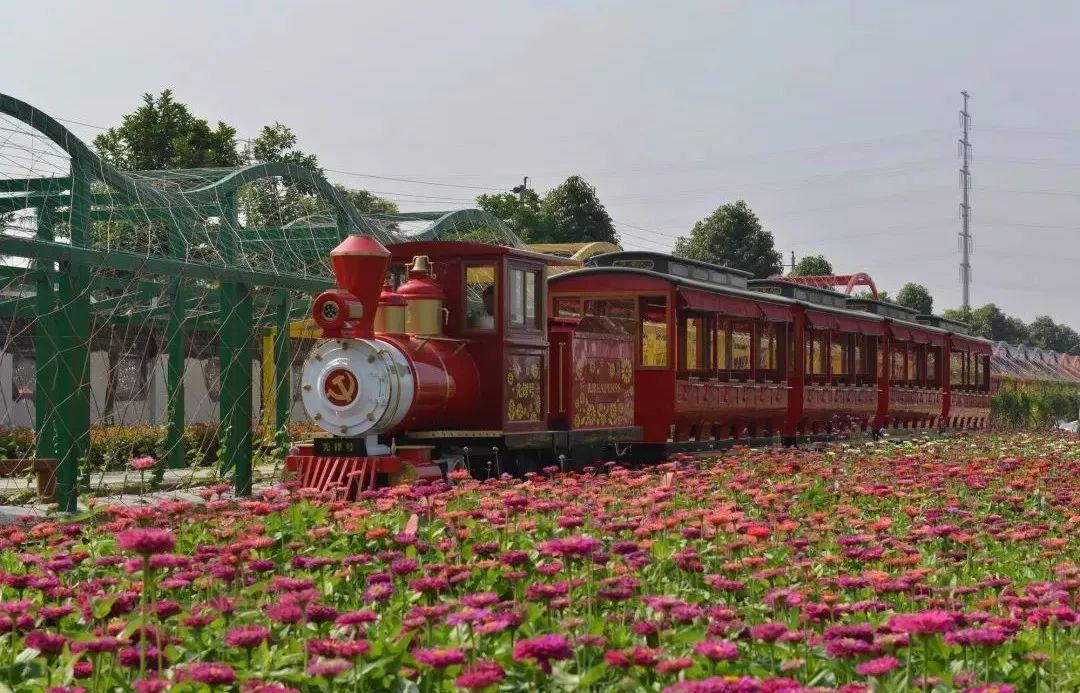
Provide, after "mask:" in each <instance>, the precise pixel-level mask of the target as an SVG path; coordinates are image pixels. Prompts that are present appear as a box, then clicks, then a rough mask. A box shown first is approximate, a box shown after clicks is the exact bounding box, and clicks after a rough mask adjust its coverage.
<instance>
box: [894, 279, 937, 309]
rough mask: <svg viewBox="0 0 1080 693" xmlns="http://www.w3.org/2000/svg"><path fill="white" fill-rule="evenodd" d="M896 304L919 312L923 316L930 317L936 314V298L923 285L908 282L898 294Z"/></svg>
mask: <svg viewBox="0 0 1080 693" xmlns="http://www.w3.org/2000/svg"><path fill="white" fill-rule="evenodd" d="M896 303H897V304H898V305H901V306H904V307H905V308H911V309H912V310H916V311H918V312H919V313H920V314H922V315H930V314H931V313H933V312H934V297H933V296H931V295H930V291H929V290H928V289H927V288H926V287H925V286H923V285H922V284H916V283H914V282H908V283H907V284H904V286H902V287H901V288H900V292H899V293H898V294H896Z"/></svg>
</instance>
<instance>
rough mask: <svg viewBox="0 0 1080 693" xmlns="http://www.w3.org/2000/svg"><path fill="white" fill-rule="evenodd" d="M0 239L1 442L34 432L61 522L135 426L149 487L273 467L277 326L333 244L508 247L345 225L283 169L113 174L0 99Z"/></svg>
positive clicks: (329, 199)
mask: <svg viewBox="0 0 1080 693" xmlns="http://www.w3.org/2000/svg"><path fill="white" fill-rule="evenodd" d="M0 224H2V233H0V329H2V330H3V333H2V335H0V339H2V340H3V341H2V344H0V346H2V353H0V390H3V391H2V392H0V406H2V407H3V410H2V412H0V414H2V415H3V419H0V427H3V428H4V429H5V430H7V431H8V432H10V431H13V430H17V429H21V428H27V427H32V429H33V431H34V433H33V438H32V442H31V445H30V446H29V447H30V448H31V449H29V450H27V451H24V452H23V453H22V454H26V455H29V456H36V457H37V458H53V459H56V460H57V461H58V470H59V471H58V473H57V479H58V490H57V493H58V496H57V497H58V501H59V507H60V508H61V509H62V510H73V509H74V508H75V501H76V498H77V495H78V493H79V491H80V490H84V489H87V488H88V485H89V484H91V483H92V479H93V475H94V474H95V473H97V472H99V471H104V470H106V469H107V468H109V467H110V465H113V466H115V465H121V466H122V465H123V463H125V462H126V461H127V460H124V459H105V458H104V457H105V456H103V454H102V453H101V451H100V446H96V443H97V439H98V438H101V437H102V436H106V437H107V436H110V435H113V433H112V432H106V431H107V429H109V428H110V427H112V428H113V429H115V428H117V427H120V428H123V427H129V428H133V429H135V432H133V433H132V434H131V436H132V438H133V439H134V438H137V439H139V440H141V441H142V443H140V446H141V447H140V446H134V445H133V449H134V447H139V450H137V451H136V452H146V450H145V448H146V446H147V443H146V440H147V439H150V440H153V445H152V447H153V450H152V453H153V454H154V456H155V457H156V458H157V459H158V466H157V468H156V470H155V473H156V474H157V476H158V477H159V478H160V477H161V476H162V475H163V474H164V473H165V472H164V469H165V468H166V467H168V468H185V467H187V468H190V465H191V464H192V463H193V462H202V463H211V465H212V466H214V467H215V468H216V469H217V470H219V471H220V472H221V473H222V474H224V475H227V476H229V477H230V478H231V479H232V481H233V483H234V484H235V486H236V490H237V492H238V493H247V492H249V491H250V487H251V474H252V457H253V450H254V451H255V454H258V452H259V451H272V452H273V453H274V454H273V457H275V458H276V459H280V457H281V455H282V453H283V451H284V450H285V449H286V447H287V445H288V442H289V437H288V432H287V426H288V425H289V422H290V420H292V419H293V418H294V416H293V415H294V413H299V411H300V410H299V408H298V407H297V406H296V399H297V397H296V393H295V392H294V391H293V387H292V386H291V384H290V381H291V378H290V376H291V374H292V373H293V371H294V370H295V369H296V368H298V366H299V363H300V361H301V359H302V357H303V354H304V352H305V351H306V345H305V344H304V343H303V342H302V340H299V339H294V338H293V337H291V336H290V332H291V330H290V325H291V323H293V322H294V321H296V320H301V319H304V318H306V317H307V315H308V313H309V310H310V300H311V298H312V297H313V296H314V295H316V294H317V293H318V292H320V291H322V290H323V289H325V288H328V287H330V286H331V282H330V279H329V277H330V271H329V265H328V256H329V252H330V250H331V249H333V247H334V246H336V245H337V244H338V243H339V242H340V241H341V239H342V238H344V237H345V236H346V235H347V234H350V233H364V234H370V235H372V236H374V237H376V238H378V239H379V240H380V241H382V242H383V243H385V244H393V243H396V242H400V241H403V240H415V239H437V238H469V239H474V240H482V241H487V242H496V243H502V244H508V245H515V246H520V245H521V243H520V241H519V240H518V239H517V238H516V237H515V236H514V235H513V233H512V232H510V231H509V229H507V228H506V226H505V225H503V224H502V223H501V222H499V221H498V220H497V219H494V218H493V217H491V216H490V215H488V214H487V213H486V212H483V211H480V210H458V211H452V212H435V213H428V212H425V213H412V214H410V213H405V214H395V215H382V216H380V215H364V214H361V213H360V212H359V211H358V210H357V208H356V207H355V206H354V205H353V204H352V203H351V202H350V201H349V199H348V198H347V197H346V196H345V195H344V194H342V192H341V191H340V190H338V189H336V188H335V187H334V186H333V185H331V184H330V183H329V182H327V181H326V180H325V179H323V178H322V177H321V176H319V175H317V174H315V173H313V172H312V171H310V170H308V169H305V168H301V167H298V166H294V165H289V164H282V163H261V164H254V165H251V166H247V167H243V168H205V169H188V170H167V171H134V172H122V171H119V170H117V169H116V168H114V167H112V166H110V165H108V164H106V163H104V162H103V161H102V160H101V159H100V158H99V157H98V156H97V155H96V154H95V153H94V152H93V151H91V150H90V149H89V148H88V147H87V146H86V145H85V144H84V143H83V142H81V141H80V140H79V139H78V138H76V137H74V136H73V135H72V134H71V133H70V132H68V131H67V130H66V129H65V128H64V127H63V126H62V125H60V124H59V123H58V122H57V121H56V120H54V119H53V118H51V117H49V116H48V115H46V114H44V113H42V112H40V111H38V110H36V109H34V108H33V107H31V106H29V105H28V104H26V103H23V102H21V101H18V100H16V99H13V98H10V97H7V96H4V95H0ZM271 374H272V375H271ZM8 383H10V386H9V385H8ZM263 388H267V389H268V392H266V393H264V392H262V389H263ZM9 390H10V391H9ZM210 422H216V425H217V428H216V432H214V433H213V434H212V435H204V436H202V438H200V440H201V443H198V444H193V443H192V440H191V439H192V434H191V432H190V431H191V425H192V424H208V423H210ZM95 436H96V438H95ZM196 437H198V436H196ZM8 454H11V453H10V451H9V453H8ZM193 458H196V459H193Z"/></svg>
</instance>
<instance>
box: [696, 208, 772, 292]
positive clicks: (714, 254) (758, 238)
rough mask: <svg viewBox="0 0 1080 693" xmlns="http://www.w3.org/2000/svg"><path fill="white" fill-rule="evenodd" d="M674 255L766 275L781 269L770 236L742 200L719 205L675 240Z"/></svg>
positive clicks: (757, 274)
mask: <svg viewBox="0 0 1080 693" xmlns="http://www.w3.org/2000/svg"><path fill="white" fill-rule="evenodd" d="M675 254H676V255H678V256H679V257H685V258H689V259H692V260H704V261H706V262H714V263H717V264H720V265H727V266H729V267H734V268H737V269H741V270H746V271H748V272H751V273H753V275H754V276H755V277H769V276H772V275H774V274H779V273H780V271H781V269H783V264H782V262H781V257H780V253H779V252H777V250H776V248H775V247H774V241H773V235H772V233H770V232H769V231H766V230H765V229H764V228H762V226H761V222H760V221H759V220H758V218H757V216H756V215H755V214H754V213H753V211H751V210H750V207H749V205H747V204H746V202H744V201H743V200H739V201H738V202H734V203H731V204H725V205H721V206H719V207H717V208H716V211H714V212H713V213H712V214H710V215H709V216H708V217H706V218H704V219H702V220H701V221H699V222H697V223H696V224H694V228H693V229H691V230H690V234H689V235H688V236H680V237H679V239H678V240H676V241H675Z"/></svg>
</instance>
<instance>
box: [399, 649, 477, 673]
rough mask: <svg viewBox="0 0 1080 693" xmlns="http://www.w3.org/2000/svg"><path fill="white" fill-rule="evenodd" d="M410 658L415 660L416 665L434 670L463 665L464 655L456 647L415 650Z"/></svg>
mask: <svg viewBox="0 0 1080 693" xmlns="http://www.w3.org/2000/svg"><path fill="white" fill-rule="evenodd" d="M412 658H413V659H414V660H416V662H417V663H418V664H423V665H424V666H429V667H434V668H435V669H445V668H446V667H451V666H454V665H455V664H464V663H465V653H464V652H462V651H461V650H459V649H457V648H456V647H448V648H445V649H440V648H435V649H430V650H428V649H423V648H417V649H415V650H413V651H412Z"/></svg>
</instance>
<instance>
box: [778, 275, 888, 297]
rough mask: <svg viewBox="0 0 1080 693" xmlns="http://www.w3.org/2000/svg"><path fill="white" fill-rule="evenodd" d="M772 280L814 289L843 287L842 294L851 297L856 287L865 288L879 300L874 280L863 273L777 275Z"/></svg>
mask: <svg viewBox="0 0 1080 693" xmlns="http://www.w3.org/2000/svg"><path fill="white" fill-rule="evenodd" d="M772 278H773V279H779V280H781V281H785V282H791V283H792V284H802V285H803V286H812V287H814V288H816V289H831V288H833V287H835V286H843V287H844V293H845V294H847V295H848V296H850V295H851V292H852V290H853V289H854V288H855V287H856V286H866V287H869V289H870V293H871V294H873V296H874V300H875V301H877V300H879V299H878V290H877V286H876V285H875V284H874V280H873V279H871V278H870V275H869V274H867V273H865V272H856V273H855V274H828V275H809V276H805V277H799V276H791V275H787V276H785V275H779V274H777V275H774V276H773V277H772Z"/></svg>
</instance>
